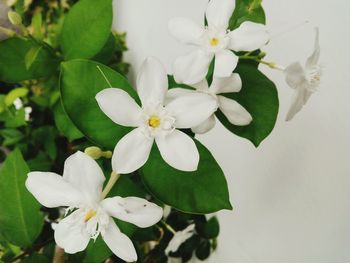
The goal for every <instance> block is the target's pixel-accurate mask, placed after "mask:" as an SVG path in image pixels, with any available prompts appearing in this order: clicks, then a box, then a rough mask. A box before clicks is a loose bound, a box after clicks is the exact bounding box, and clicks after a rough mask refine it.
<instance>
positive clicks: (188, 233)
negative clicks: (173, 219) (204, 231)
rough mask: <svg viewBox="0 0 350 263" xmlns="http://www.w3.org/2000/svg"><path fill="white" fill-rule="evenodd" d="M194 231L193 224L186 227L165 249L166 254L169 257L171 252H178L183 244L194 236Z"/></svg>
mask: <svg viewBox="0 0 350 263" xmlns="http://www.w3.org/2000/svg"><path fill="white" fill-rule="evenodd" d="M194 229H195V225H194V224H192V225H189V226H188V227H186V228H185V229H184V230H182V231H178V232H176V233H175V234H174V236H173V238H172V239H171V240H170V242H169V244H168V246H167V248H166V249H165V254H166V255H168V254H169V253H170V252H176V251H177V250H178V249H179V247H180V246H181V244H182V243H184V242H185V241H186V240H187V239H189V238H190V237H192V236H193V234H194V232H195V230H194Z"/></svg>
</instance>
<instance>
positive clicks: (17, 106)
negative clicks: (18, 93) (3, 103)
mask: <svg viewBox="0 0 350 263" xmlns="http://www.w3.org/2000/svg"><path fill="white" fill-rule="evenodd" d="M13 106H15V109H16V110H20V109H22V108H23V102H22V100H21V99H20V98H17V99H15V100H14V101H13Z"/></svg>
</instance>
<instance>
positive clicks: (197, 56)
mask: <svg viewBox="0 0 350 263" xmlns="http://www.w3.org/2000/svg"><path fill="white" fill-rule="evenodd" d="M213 58H214V55H213V54H211V53H208V52H205V51H203V50H196V51H194V52H192V53H190V54H188V55H185V56H182V57H179V58H177V59H176V60H175V63H174V67H173V71H174V72H173V74H174V78H175V81H176V82H177V83H185V84H188V85H192V84H195V83H198V82H200V81H201V80H203V79H204V78H205V76H206V75H207V73H208V68H209V65H210V62H211V61H212V59H213Z"/></svg>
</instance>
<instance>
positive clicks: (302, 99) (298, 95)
mask: <svg viewBox="0 0 350 263" xmlns="http://www.w3.org/2000/svg"><path fill="white" fill-rule="evenodd" d="M319 58H320V44H319V31H318V28H316V38H315V48H314V52H313V54H312V55H311V56H310V57H309V58H308V59H307V61H306V64H305V67H303V66H302V65H301V64H300V63H299V62H295V63H292V64H291V65H289V66H288V67H287V68H286V69H285V75H286V82H287V84H288V85H289V86H290V87H291V88H293V89H295V95H294V98H293V100H292V105H291V107H290V109H289V111H288V113H287V117H286V121H290V120H291V119H293V117H294V116H295V114H297V113H298V112H299V111H300V110H301V109H302V108H303V106H304V105H305V104H306V102H307V101H308V100H309V98H310V96H311V94H312V93H314V92H315V91H316V90H317V87H318V86H319V84H320V80H321V76H322V67H321V66H320V65H319V64H318V61H319Z"/></svg>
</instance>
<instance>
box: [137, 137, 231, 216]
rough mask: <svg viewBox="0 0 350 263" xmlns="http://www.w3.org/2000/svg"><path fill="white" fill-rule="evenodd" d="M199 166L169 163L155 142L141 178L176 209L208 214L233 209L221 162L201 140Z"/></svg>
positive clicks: (157, 195) (156, 195)
mask: <svg viewBox="0 0 350 263" xmlns="http://www.w3.org/2000/svg"><path fill="white" fill-rule="evenodd" d="M196 145H197V148H198V150H199V153H200V161H199V165H198V170H197V171H195V172H183V171H179V170H176V169H174V168H172V167H171V166H169V165H168V164H167V163H166V162H164V160H163V159H162V157H161V155H160V153H159V150H158V149H157V147H156V146H154V147H153V149H152V151H151V155H150V157H149V160H148V162H147V163H146V164H145V166H144V167H143V168H142V170H141V171H142V173H141V176H142V179H143V182H144V184H145V185H146V187H147V188H148V189H149V190H150V191H151V193H153V195H154V196H155V197H156V198H157V199H159V200H160V201H162V202H164V203H165V204H167V205H170V206H172V207H174V208H175V209H177V210H180V211H183V212H187V213H193V214H208V213H214V212H217V211H219V210H222V209H232V206H231V204H230V200H229V192H228V188H227V182H226V179H225V176H224V173H223V171H222V170H221V168H220V166H219V165H218V163H217V162H216V160H215V159H214V157H213V156H212V154H211V153H210V152H209V150H208V149H207V148H205V147H204V146H203V145H202V144H201V143H200V142H198V141H196Z"/></svg>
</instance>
